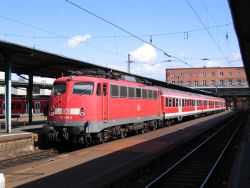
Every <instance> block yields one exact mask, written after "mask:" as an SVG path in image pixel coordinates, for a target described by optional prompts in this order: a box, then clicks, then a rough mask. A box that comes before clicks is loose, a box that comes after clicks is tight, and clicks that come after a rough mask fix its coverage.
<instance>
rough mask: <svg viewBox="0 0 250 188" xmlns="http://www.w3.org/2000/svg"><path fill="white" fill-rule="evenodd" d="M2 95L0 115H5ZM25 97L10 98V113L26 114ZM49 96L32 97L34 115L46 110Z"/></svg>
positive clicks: (1, 96)
mask: <svg viewBox="0 0 250 188" xmlns="http://www.w3.org/2000/svg"><path fill="white" fill-rule="evenodd" d="M4 100H5V99H4V95H0V114H1V115H5V114H4V112H5V102H4ZM27 104H28V103H27V100H26V96H21V95H12V96H11V113H12V114H13V115H16V114H26V113H28V107H27V106H28V105H27ZM48 105H49V96H46V95H44V96H43V95H40V96H33V99H32V109H33V113H34V114H39V113H44V112H46V110H47V109H48Z"/></svg>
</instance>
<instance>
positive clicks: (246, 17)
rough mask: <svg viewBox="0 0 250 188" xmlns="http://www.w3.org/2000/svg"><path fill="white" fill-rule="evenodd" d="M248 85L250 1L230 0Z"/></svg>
mask: <svg viewBox="0 0 250 188" xmlns="http://www.w3.org/2000/svg"><path fill="white" fill-rule="evenodd" d="M228 3H229V6H230V9H231V14H232V18H233V22H234V28H235V31H236V34H237V37H238V41H239V46H240V51H241V56H242V60H243V64H244V67H245V71H246V75H247V79H248V83H250V1H249V0H228Z"/></svg>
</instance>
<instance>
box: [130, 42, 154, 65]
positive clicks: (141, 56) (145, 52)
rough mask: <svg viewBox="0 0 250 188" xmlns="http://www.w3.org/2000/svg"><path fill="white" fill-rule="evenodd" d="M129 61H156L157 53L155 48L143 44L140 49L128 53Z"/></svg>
mask: <svg viewBox="0 0 250 188" xmlns="http://www.w3.org/2000/svg"><path fill="white" fill-rule="evenodd" d="M130 54H131V56H132V57H131V60H135V61H139V62H144V63H149V62H152V61H154V60H155V59H156V57H157V53H156V51H155V48H154V47H153V46H151V45H149V44H144V45H142V46H141V47H139V48H137V49H135V50H134V51H132V52H130Z"/></svg>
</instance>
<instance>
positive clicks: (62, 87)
mask: <svg viewBox="0 0 250 188" xmlns="http://www.w3.org/2000/svg"><path fill="white" fill-rule="evenodd" d="M65 92H66V83H54V85H53V88H52V92H51V94H52V95H59V94H63V93H65Z"/></svg>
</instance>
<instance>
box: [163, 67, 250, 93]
mask: <svg viewBox="0 0 250 188" xmlns="http://www.w3.org/2000/svg"><path fill="white" fill-rule="evenodd" d="M166 81H167V82H169V83H173V84H178V85H183V86H187V87H192V88H200V87H202V88H204V87H205V88H206V87H222V88H224V87H248V83H247V79H246V74H245V70H244V68H243V67H204V68H180V69H167V70H166Z"/></svg>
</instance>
